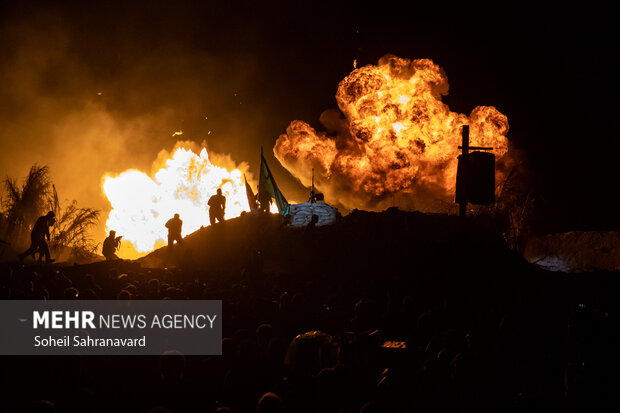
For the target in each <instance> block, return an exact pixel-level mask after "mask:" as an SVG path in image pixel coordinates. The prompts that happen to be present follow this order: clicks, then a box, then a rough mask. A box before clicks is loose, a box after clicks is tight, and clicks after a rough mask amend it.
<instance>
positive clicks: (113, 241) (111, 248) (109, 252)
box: [102, 231, 123, 260]
mask: <svg viewBox="0 0 620 413" xmlns="http://www.w3.org/2000/svg"><path fill="white" fill-rule="evenodd" d="M121 238H123V236H122V235H120V236H118V237H117V236H116V231H110V235H109V236H108V237H107V238H106V239H105V240H104V241H103V248H102V253H103V256H104V257H105V259H106V260H118V259H119V258H118V256H117V255H116V251H117V250H118V249H119V248H120V246H121Z"/></svg>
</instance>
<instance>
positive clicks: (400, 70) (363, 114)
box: [274, 55, 508, 209]
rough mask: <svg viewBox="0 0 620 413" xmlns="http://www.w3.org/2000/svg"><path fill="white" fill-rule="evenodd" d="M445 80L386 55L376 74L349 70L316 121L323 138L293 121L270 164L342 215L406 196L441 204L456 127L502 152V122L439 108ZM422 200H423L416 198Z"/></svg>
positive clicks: (482, 110)
mask: <svg viewBox="0 0 620 413" xmlns="http://www.w3.org/2000/svg"><path fill="white" fill-rule="evenodd" d="M447 94H448V78H447V76H446V74H445V73H444V71H443V69H442V68H441V67H439V66H438V65H436V64H435V63H434V62H433V61H432V60H429V59H417V60H409V59H403V58H399V57H396V56H393V55H386V56H384V57H383V58H381V59H380V60H379V63H378V65H377V66H372V65H368V66H364V67H361V68H358V69H355V70H353V72H351V74H350V75H349V76H347V77H346V78H345V79H344V80H342V81H341V82H340V84H339V86H338V91H337V93H336V100H337V102H338V107H339V108H340V110H341V111H342V114H344V119H343V118H342V117H341V115H340V114H339V113H335V111H326V112H324V113H323V115H321V119H320V120H321V123H323V125H324V126H325V127H326V128H327V129H328V132H329V134H328V133H324V132H317V131H316V130H315V129H313V128H312V127H311V126H310V125H308V124H307V123H305V122H303V121H299V120H296V121H293V122H291V124H290V126H289V127H288V129H287V131H286V134H283V135H281V136H280V137H279V138H278V140H277V141H276V145H275V147H274V154H275V156H276V158H277V159H278V160H279V161H280V162H281V163H282V165H283V166H284V167H285V168H287V169H288V170H289V171H291V173H293V175H295V176H297V177H298V178H299V179H300V180H301V182H302V183H303V184H304V185H306V186H309V185H310V182H311V179H312V168H315V172H316V178H315V184H316V185H317V186H318V187H319V189H320V190H322V191H324V192H325V193H326V195H327V196H328V197H330V198H331V199H332V200H337V201H339V202H341V203H342V204H343V205H344V206H345V207H348V208H359V207H365V208H371V209H372V208H373V204H374V205H375V206H378V205H377V204H376V202H377V201H379V200H381V199H382V198H385V197H386V196H388V195H391V194H392V195H393V194H398V193H408V194H410V195H412V196H414V197H415V196H416V195H417V196H418V197H420V196H428V194H429V193H432V196H434V197H436V198H439V199H443V200H446V201H447V200H449V199H450V197H452V196H453V195H454V187H455V178H456V167H457V156H458V154H459V149H458V146H459V145H460V143H461V127H462V125H464V124H469V125H470V142H471V145H472V146H492V147H493V148H494V149H495V151H494V153H495V155H496V156H497V157H498V158H499V157H501V156H503V155H504V154H505V153H506V151H507V145H508V142H507V139H506V134H507V132H508V119H507V117H506V116H504V115H503V114H502V113H500V112H499V111H498V110H497V109H495V108H494V107H492V106H478V107H476V108H475V109H474V110H473V111H472V112H471V114H470V115H469V117H468V116H466V115H463V114H458V113H454V112H451V111H450V108H449V107H448V106H447V105H446V104H444V103H443V102H442V101H441V97H442V96H443V95H447ZM424 194H426V195H424Z"/></svg>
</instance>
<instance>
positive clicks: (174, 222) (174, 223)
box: [166, 214, 183, 249]
mask: <svg viewBox="0 0 620 413" xmlns="http://www.w3.org/2000/svg"><path fill="white" fill-rule="evenodd" d="M166 228H168V248H170V249H172V246H173V244H174V241H176V242H177V245H180V244H183V237H182V236H181V229H182V228H183V221H181V218H180V217H179V214H174V218H170V219H169V220H168V222H166Z"/></svg>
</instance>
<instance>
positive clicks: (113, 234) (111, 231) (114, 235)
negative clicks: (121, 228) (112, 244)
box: [110, 230, 116, 238]
mask: <svg viewBox="0 0 620 413" xmlns="http://www.w3.org/2000/svg"><path fill="white" fill-rule="evenodd" d="M114 237H116V231H114V230H110V238H114Z"/></svg>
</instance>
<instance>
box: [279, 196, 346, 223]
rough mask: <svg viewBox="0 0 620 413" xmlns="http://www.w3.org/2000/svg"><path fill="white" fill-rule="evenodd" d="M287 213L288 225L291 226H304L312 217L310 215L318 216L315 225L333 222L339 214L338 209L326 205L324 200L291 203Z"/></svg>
mask: <svg viewBox="0 0 620 413" xmlns="http://www.w3.org/2000/svg"><path fill="white" fill-rule="evenodd" d="M289 215H290V225H291V226H293V227H305V226H306V225H308V223H309V222H310V220H311V219H312V215H316V216H318V217H319V221H318V222H317V224H316V225H317V226H323V225H332V224H335V223H336V220H337V219H338V216H339V214H338V209H336V208H334V207H332V206H330V205H327V204H326V203H325V202H303V203H301V204H291V205H290V208H289Z"/></svg>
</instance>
